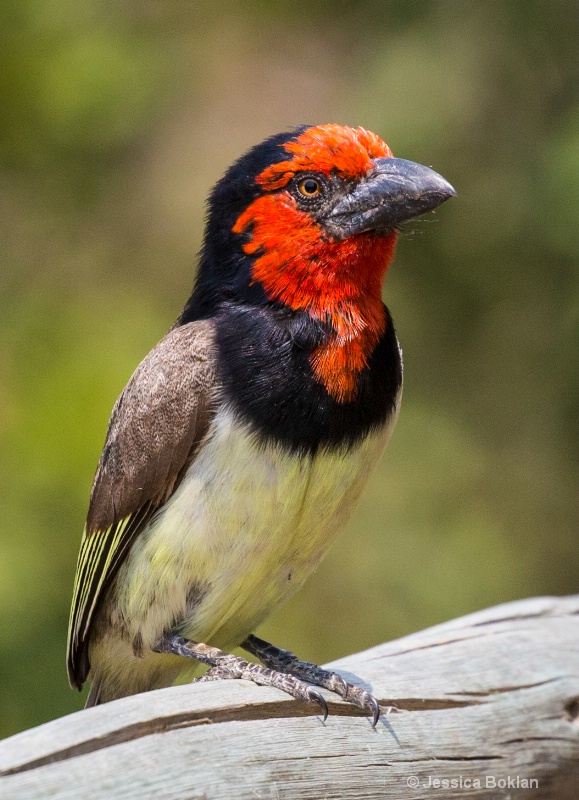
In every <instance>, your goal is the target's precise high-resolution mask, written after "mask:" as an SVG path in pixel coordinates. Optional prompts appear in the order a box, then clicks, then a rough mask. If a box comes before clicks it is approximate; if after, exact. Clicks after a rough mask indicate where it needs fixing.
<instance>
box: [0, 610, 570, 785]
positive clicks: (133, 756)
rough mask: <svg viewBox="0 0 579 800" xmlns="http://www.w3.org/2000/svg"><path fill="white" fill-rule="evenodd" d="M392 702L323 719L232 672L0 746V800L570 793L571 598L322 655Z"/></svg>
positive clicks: (82, 715) (333, 708)
mask: <svg viewBox="0 0 579 800" xmlns="http://www.w3.org/2000/svg"><path fill="white" fill-rule="evenodd" d="M331 666H332V667H333V668H335V669H336V670H338V671H339V672H340V673H341V674H342V675H344V677H346V678H348V679H349V680H353V681H354V682H357V683H362V684H363V685H365V686H366V687H367V688H368V689H370V690H371V691H372V692H373V693H374V694H375V695H376V697H377V698H378V699H379V700H380V702H381V704H382V705H383V706H384V707H387V706H391V707H392V709H393V710H392V711H391V713H390V714H388V715H387V716H384V717H382V718H381V720H380V722H379V724H378V726H377V727H376V728H375V729H372V727H371V724H370V720H369V719H368V718H367V717H366V718H364V717H363V716H360V714H359V713H358V712H357V711H356V710H355V709H353V708H352V707H350V706H348V705H346V704H344V703H342V702H341V701H339V700H338V699H337V698H336V697H335V696H333V695H332V694H331V693H329V692H324V695H325V697H326V699H327V701H328V704H329V707H330V717H329V718H328V720H327V722H326V723H325V724H324V723H322V721H321V718H320V716H319V714H318V711H317V709H316V707H315V706H313V705H307V704H301V703H298V702H296V701H295V700H292V699H291V698H288V697H286V696H284V695H283V694H282V693H281V692H279V691H278V690H274V689H270V688H265V687H258V686H254V685H252V684H249V683H246V682H242V681H226V682H225V681H224V682H222V683H202V684H194V685H190V686H179V687H174V688H171V689H162V690H160V691H155V692H149V693H147V694H143V695H138V696H136V697H128V698H125V699H123V700H118V701H116V702H114V703H109V704H108V705H104V706H99V707H97V708H91V709H87V710H86V711H80V712H78V713H76V714H71V715H70V716H68V717H64V718H62V719H58V720H55V721H54V722H49V723H48V724H46V725H42V726H40V727H38V728H35V729H33V730H30V731H26V732H24V733H21V734H18V735H17V736H13V737H11V738H10V739H7V740H5V741H4V742H2V743H0V776H1V777H0V797H1V798H2V799H3V800H4V799H5V798H6V799H8V798H10V800H12V799H13V800H28V799H30V800H32V799H33V800H42V798H53V799H56V800H65V799H66V800H69V799H70V800H73V798H74V800H79V798H81V800H84V798H87V800H120V798H124V799H125V800H129V799H130V800H135V799H136V798H139V800H141V799H144V800H147V799H148V798H155V800H201V799H202V798H203V799H204V800H209V799H211V800H214V799H215V800H217V799H219V800H233V798H242V799H244V798H247V800H249V799H250V798H251V799H252V800H254V799H255V798H268V799H269V798H271V800H274V798H275V799H277V798H280V800H281V799H283V800H294V798H295V800H304V799H305V798H311V800H322V798H356V800H362V799H363V800H368V798H385V797H389V798H390V797H394V798H395V797H401V798H402V797H403V798H406V799H407V800H408V799H409V800H412V798H432V797H442V798H445V800H446V798H455V797H456V798H465V797H469V798H470V797H476V798H496V797H517V798H523V797H529V798H533V800H543V798H557V800H565V798H569V799H570V800H571V798H573V800H575V798H577V797H579V596H577V597H567V598H536V599H531V600H524V601H520V602H516V603H509V604H507V605H503V606H498V607H496V608H492V609H489V610H487V611H482V612H479V613H476V614H471V615H469V616H467V617H462V618H461V619H457V620H454V621H452V622H448V623H446V624H444V625H438V626H437V627H435V628H431V629H429V630H426V631H423V632H421V633H416V634H413V635H411V636H407V637H405V638H403V639H399V640H397V641H394V642H389V643H387V644H383V645H380V646H379V647H375V648H372V649H371V650H367V651H366V652H364V653H359V654H357V655H352V656H349V657H347V658H343V659H340V660H339V661H336V662H334V663H333V664H332V665H331Z"/></svg>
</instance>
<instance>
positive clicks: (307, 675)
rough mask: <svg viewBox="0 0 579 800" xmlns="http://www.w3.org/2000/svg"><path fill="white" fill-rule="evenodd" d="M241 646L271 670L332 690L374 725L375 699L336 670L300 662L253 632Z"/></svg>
mask: <svg viewBox="0 0 579 800" xmlns="http://www.w3.org/2000/svg"><path fill="white" fill-rule="evenodd" d="M241 646H242V647H243V649H244V650H247V652H248V653H251V654H252V655H253V656H256V658H259V660H260V661H261V662H262V663H263V664H265V666H266V667H269V668H270V669H272V670H276V671H277V672H285V673H286V674H287V675H293V676H295V677H296V678H299V679H300V680H302V681H307V682H308V683H313V684H314V686H322V687H323V688H324V689H329V690H330V691H331V692H336V694H339V695H340V697H342V698H343V699H344V700H346V702H348V703H352V705H354V706H357V707H358V708H361V709H363V710H364V711H367V712H368V713H369V714H371V716H372V724H373V726H375V725H376V724H377V722H378V720H379V718H380V706H379V705H378V701H377V700H376V698H375V697H373V695H371V694H370V693H369V692H367V691H366V690H365V689H362V688H361V687H360V686H354V685H353V684H351V683H347V681H345V680H344V679H343V678H342V676H341V675H338V674H337V673H336V672H329V671H328V670H325V669H322V668H321V667H318V665H317V664H312V662H311V661H300V659H299V658H298V657H297V656H295V655H294V654H293V653H290V651H289V650H283V649H282V648H281V647H276V646H275V645H273V644H269V642H265V641H264V640H263V639H259V638H258V637H257V636H253V634H252V635H250V636H248V637H247V639H245V640H244V641H243V642H242V643H241Z"/></svg>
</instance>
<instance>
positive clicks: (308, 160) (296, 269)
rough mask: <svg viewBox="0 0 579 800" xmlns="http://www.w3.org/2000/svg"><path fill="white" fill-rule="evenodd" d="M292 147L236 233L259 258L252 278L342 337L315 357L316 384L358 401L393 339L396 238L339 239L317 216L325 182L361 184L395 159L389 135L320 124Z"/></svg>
mask: <svg viewBox="0 0 579 800" xmlns="http://www.w3.org/2000/svg"><path fill="white" fill-rule="evenodd" d="M283 148H284V149H285V150H286V152H287V153H288V159H287V160H286V161H282V162H280V163H277V164H273V165H272V166H270V167H268V168H267V169H265V170H264V171H263V172H262V173H261V174H260V175H258V177H257V183H258V184H260V186H261V187H262V188H263V190H264V194H263V195H261V196H260V197H258V198H257V199H256V200H255V201H254V202H253V203H252V204H251V205H250V206H249V207H248V208H247V209H246V210H245V211H244V212H243V214H241V215H240V216H239V218H238V219H237V221H236V223H235V226H234V228H233V231H234V232H235V233H243V232H245V231H250V232H251V241H249V242H248V243H246V244H244V246H243V248H244V250H245V252H246V253H248V254H251V255H254V256H255V260H254V262H253V279H254V280H255V281H259V282H260V283H261V284H262V286H263V287H264V290H265V292H266V294H267V295H268V297H270V298H271V299H272V300H276V301H279V302H282V303H284V304H285V305H287V306H289V307H290V308H292V309H294V310H296V311H297V310H303V311H307V312H308V313H309V314H311V315H312V317H314V318H316V319H318V320H319V321H320V322H322V323H324V324H327V323H328V322H329V323H330V325H331V327H332V329H333V331H334V333H333V334H332V335H331V336H330V338H329V341H328V343H327V344H326V345H324V346H323V347H320V348H318V350H316V351H315V352H314V353H313V354H312V356H311V364H312V368H313V371H314V375H315V376H316V378H317V380H319V381H320V382H321V383H323V384H324V386H325V387H326V389H327V391H328V392H329V393H330V394H331V395H332V396H333V397H334V399H335V400H337V401H339V402H347V401H349V400H353V399H354V398H355V396H356V387H357V382H358V377H359V375H360V372H361V371H362V370H363V369H364V367H365V366H366V365H367V363H368V359H369V357H370V355H371V354H372V352H373V350H374V348H375V346H376V344H377V343H378V341H379V339H380V337H381V335H382V334H383V332H384V328H385V324H386V317H385V312H384V307H383V304H382V300H381V288H382V281H383V279H384V276H385V274H386V271H387V269H388V266H389V264H390V262H391V261H392V258H393V256H394V249H395V245H396V238H397V234H396V232H395V230H394V229H391V230H390V231H388V232H387V233H384V232H382V233H380V232H377V231H375V230H366V231H364V232H360V233H355V234H353V235H351V236H347V237H346V238H336V237H335V236H332V234H331V233H330V232H329V231H328V229H327V227H326V226H325V225H324V224H323V221H322V220H321V219H320V215H319V214H316V213H314V209H315V208H316V197H317V196H318V195H320V194H321V193H322V192H323V191H324V187H325V186H326V183H327V184H328V185H329V183H330V182H333V183H334V184H338V185H340V184H343V185H344V186H355V185H358V184H360V183H361V182H363V181H365V180H366V178H367V176H368V175H369V174H371V173H372V171H373V170H374V168H375V162H374V159H383V158H391V157H392V152H391V150H390V148H389V147H388V145H386V144H385V143H384V142H383V141H382V140H381V139H380V138H378V137H377V136H376V135H375V134H373V133H370V132H369V131H366V130H364V129H363V128H348V127H344V126H342V125H319V126H316V127H313V128H308V129H307V130H305V131H304V132H303V133H302V134H300V135H299V136H298V137H297V139H295V140H293V141H290V142H287V143H286V144H284V145H283Z"/></svg>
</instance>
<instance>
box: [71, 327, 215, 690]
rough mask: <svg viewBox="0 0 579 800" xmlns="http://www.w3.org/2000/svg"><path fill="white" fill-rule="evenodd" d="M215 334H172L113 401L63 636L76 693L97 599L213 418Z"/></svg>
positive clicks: (185, 330)
mask: <svg viewBox="0 0 579 800" xmlns="http://www.w3.org/2000/svg"><path fill="white" fill-rule="evenodd" d="M214 352H215V348H214V330H213V325H212V323H211V322H209V321H199V322H192V323H190V324H188V325H184V326H182V327H179V328H174V329H173V330H171V331H170V332H169V333H168V334H167V336H165V338H164V339H162V340H161V341H160V342H159V344H158V345H157V346H156V347H155V348H154V349H153V350H152V351H151V352H150V353H149V355H148V356H147V357H146V358H145V359H144V360H143V361H142V362H141V364H140V365H139V366H138V367H137V369H136V371H135V373H134V374H133V376H132V378H131V379H130V381H129V383H128V384H127V386H126V387H125V389H124V390H123V392H122V394H121V396H120V397H119V399H118V400H117V402H116V404H115V407H114V408H113V412H112V414H111V419H110V422H109V427H108V430H107V436H106V440H105V445H104V448H103V452H102V455H101V458H100V461H99V465H98V467H97V471H96V475H95V479H94V483H93V488H92V492H91V500H90V506H89V511H88V516H87V521H86V525H85V529H84V534H83V539H82V543H81V548H80V553H79V557H78V564H77V570H76V578H75V582H74V591H73V600H72V608H71V615H70V625H69V635H68V675H69V680H70V682H71V685H72V686H74V687H77V688H79V689H80V688H81V687H82V684H83V683H84V681H85V680H86V677H87V675H88V672H89V669H90V665H89V658H88V644H89V638H90V632H91V625H92V622H93V620H94V615H95V612H96V610H97V608H98V606H99V603H100V601H101V600H102V598H103V595H104V593H105V591H106V590H107V588H108V587H109V586H110V584H111V581H112V580H113V578H114V576H115V575H116V573H117V571H118V569H119V567H120V565H121V564H122V562H123V560H124V559H125V557H126V555H127V553H128V552H129V549H130V547H131V545H132V544H133V542H134V541H135V538H136V537H137V536H138V534H139V533H140V532H141V531H142V530H143V529H144V528H145V527H146V525H147V523H148V522H149V521H150V520H151V518H152V516H153V515H154V514H155V512H156V511H158V509H159V508H160V507H161V506H162V505H163V504H164V503H165V502H166V501H167V500H168V499H169V497H170V496H171V495H172V493H173V492H174V491H175V489H176V488H177V486H178V485H179V482H180V480H181V478H182V477H183V475H184V473H185V471H186V470H187V468H188V466H189V464H190V463H191V461H192V460H193V459H194V457H195V455H196V453H197V451H198V449H199V447H200V445H201V442H202V440H203V438H204V437H205V435H206V434H207V431H208V429H209V426H210V422H211V419H212V416H213V413H214V399H215V394H216V391H215V390H216V377H215V363H214Z"/></svg>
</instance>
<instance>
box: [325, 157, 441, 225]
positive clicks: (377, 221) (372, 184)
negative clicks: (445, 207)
mask: <svg viewBox="0 0 579 800" xmlns="http://www.w3.org/2000/svg"><path fill="white" fill-rule="evenodd" d="M455 196H456V192H455V190H454V189H453V187H452V186H451V185H450V183H448V181H446V180H445V179H444V178H443V177H442V176H441V175H439V174H438V173H437V172H435V171H434V170H432V169H430V168H429V167H424V166H422V164H416V163H415V162H414V161H406V160H405V159H403V158H377V159H375V160H374V169H373V170H372V171H371V172H369V173H368V176H367V178H366V179H365V180H364V181H363V182H360V183H359V184H358V185H357V186H356V187H355V189H354V190H353V191H352V192H351V193H350V194H348V195H347V196H346V197H344V198H343V199H341V200H339V201H338V203H337V205H335V206H334V208H333V209H332V210H331V211H330V212H329V214H327V215H326V216H325V217H324V219H323V221H322V222H323V225H324V227H325V228H326V230H327V231H328V233H329V234H330V235H331V236H332V237H333V238H335V239H347V238H348V237H349V236H353V235H355V234H357V233H363V232H364V231H375V232H376V233H378V234H387V233H391V232H392V231H393V230H394V229H395V228H396V227H397V226H398V225H399V224H400V223H402V222H406V221H407V220H409V219H414V217H418V216H419V215H420V214H424V212H425V211H431V210H432V209H433V208H436V207H437V206H439V205H440V204H441V203H444V201H445V200H448V198H449V197H455Z"/></svg>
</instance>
